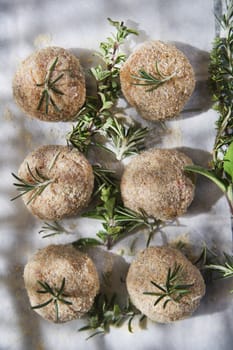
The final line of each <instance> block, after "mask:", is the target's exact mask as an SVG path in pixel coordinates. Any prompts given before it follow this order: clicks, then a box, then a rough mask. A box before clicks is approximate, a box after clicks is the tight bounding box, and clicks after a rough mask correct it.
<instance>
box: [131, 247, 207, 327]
mask: <svg viewBox="0 0 233 350" xmlns="http://www.w3.org/2000/svg"><path fill="white" fill-rule="evenodd" d="M175 263H177V264H178V265H181V267H182V271H181V275H180V277H181V278H182V284H193V286H192V287H190V288H189V290H190V293H189V294H186V295H184V296H183V297H182V298H181V300H180V302H179V303H178V302H175V301H170V302H169V303H168V304H167V306H166V308H165V309H164V308H163V302H164V301H165V300H166V299H164V300H163V301H161V302H159V303H158V304H157V305H155V306H154V303H155V301H156V300H157V296H151V295H145V294H143V293H144V292H157V293H158V292H161V291H160V290H159V289H158V288H156V287H155V286H153V285H152V284H151V281H154V282H155V283H157V284H158V285H164V284H165V283H166V277H167V272H168V269H169V268H171V269H173V268H174V266H175ZM126 283H127V289H128V293H129V295H130V299H131V301H132V302H133V304H134V305H135V306H136V307H137V308H138V309H139V310H140V311H141V312H142V313H143V314H145V315H146V316H148V317H149V318H150V319H151V320H153V321H156V322H161V323H168V322H173V321H176V320H180V319H183V318H186V317H188V316H190V315H191V314H192V313H193V312H194V311H195V310H196V309H197V307H198V306H199V303H200V299H201V298H202V296H203V295H204V294H205V283H204V280H203V278H202V276H201V274H200V272H199V270H198V269H197V268H196V267H195V266H194V265H192V263H191V262H190V261H189V260H188V259H187V258H186V257H185V256H184V255H183V254H182V253H180V252H179V251H178V250H177V249H174V248H169V247H150V248H147V249H145V250H144V251H142V252H140V253H139V254H138V255H137V257H136V259H135V260H134V261H133V263H132V264H131V266H130V268H129V272H128V275H127V280H126Z"/></svg>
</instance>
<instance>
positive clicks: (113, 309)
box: [79, 294, 145, 339]
mask: <svg viewBox="0 0 233 350" xmlns="http://www.w3.org/2000/svg"><path fill="white" fill-rule="evenodd" d="M136 316H140V319H139V322H142V320H143V319H144V318H145V316H144V315H142V314H141V313H140V312H139V311H138V310H137V309H135V307H134V306H133V305H132V304H131V303H130V301H128V303H127V305H126V306H124V307H121V306H120V305H119V303H118V302H117V301H116V295H113V296H112V297H107V296H106V295H104V294H99V295H98V296H97V297H96V299H95V302H94V305H93V307H92V309H91V310H90V311H89V312H88V324H87V325H86V326H84V327H82V328H80V329H79V332H81V331H94V333H92V334H91V335H90V336H89V337H88V338H87V339H90V338H92V337H94V336H96V335H101V334H102V335H104V334H106V333H108V332H109V330H110V328H111V327H112V326H115V327H120V326H122V325H123V324H124V323H125V322H128V330H129V332H131V333H132V332H133V329H132V321H133V319H134V318H135V317H136Z"/></svg>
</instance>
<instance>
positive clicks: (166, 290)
mask: <svg viewBox="0 0 233 350" xmlns="http://www.w3.org/2000/svg"><path fill="white" fill-rule="evenodd" d="M181 272H182V267H181V265H179V264H177V263H175V265H174V267H173V269H171V268H170V267H169V268H168V271H167V277H166V282H165V284H164V285H160V284H157V283H155V282H154V281H151V284H152V285H153V286H154V287H156V288H157V289H158V290H159V291H158V292H144V293H143V294H144V295H151V296H156V297H157V299H156V300H155V302H154V306H156V305H157V304H158V303H160V302H161V301H162V300H163V309H165V308H166V306H167V304H168V303H169V302H170V301H174V302H180V300H181V299H182V298H183V297H184V296H185V295H187V294H189V293H191V290H190V288H191V287H192V286H193V284H183V283H182V275H181ZM164 299H165V300H164Z"/></svg>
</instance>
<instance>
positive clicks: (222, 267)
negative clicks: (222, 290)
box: [204, 253, 233, 293]
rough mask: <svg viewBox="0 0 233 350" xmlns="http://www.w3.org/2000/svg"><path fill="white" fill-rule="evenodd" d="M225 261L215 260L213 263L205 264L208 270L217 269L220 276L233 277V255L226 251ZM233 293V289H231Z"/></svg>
mask: <svg viewBox="0 0 233 350" xmlns="http://www.w3.org/2000/svg"><path fill="white" fill-rule="evenodd" d="M224 257H225V261H224V262H219V261H217V262H215V263H212V264H206V265H205V266H204V268H205V269H207V270H212V271H216V272H217V273H218V275H219V276H220V278H224V279H226V278H232V277H233V256H232V255H229V254H226V253H224ZM230 292H231V293H233V289H232V290H231V291H230Z"/></svg>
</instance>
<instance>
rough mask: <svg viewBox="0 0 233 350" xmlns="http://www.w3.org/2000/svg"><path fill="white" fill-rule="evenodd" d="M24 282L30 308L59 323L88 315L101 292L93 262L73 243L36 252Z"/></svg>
mask: <svg viewBox="0 0 233 350" xmlns="http://www.w3.org/2000/svg"><path fill="white" fill-rule="evenodd" d="M24 282H25V287H26V290H27V293H28V296H29V299H30V304H31V307H32V308H33V309H34V310H35V311H36V312H37V313H38V314H39V315H40V316H42V317H43V318H45V319H46V320H48V321H52V322H58V323H62V322H67V321H71V320H73V319H76V318H80V317H82V316H83V315H85V314H86V313H87V312H88V311H89V310H90V308H91V306H92V304H93V302H94V298H95V296H96V294H97V293H98V291H99V278H98V273H97V270H96V268H95V265H94V263H93V261H92V260H91V259H90V258H89V257H88V255H87V254H84V253H82V252H80V251H78V250H77V249H76V248H74V247H73V246H72V245H71V244H67V245H50V246H48V247H46V248H43V249H41V250H39V251H37V252H36V253H35V254H34V255H33V256H32V258H31V259H30V260H29V261H28V263H27V265H26V266H25V269H24Z"/></svg>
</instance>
